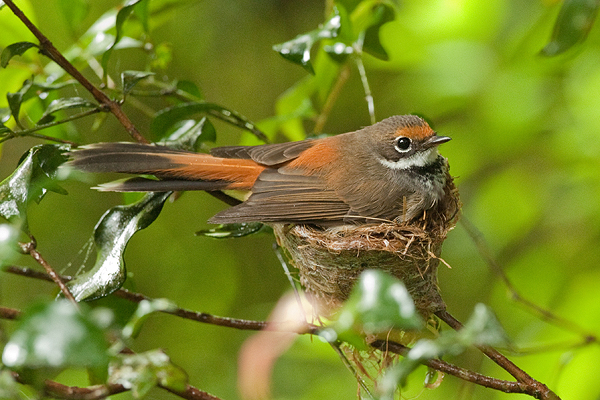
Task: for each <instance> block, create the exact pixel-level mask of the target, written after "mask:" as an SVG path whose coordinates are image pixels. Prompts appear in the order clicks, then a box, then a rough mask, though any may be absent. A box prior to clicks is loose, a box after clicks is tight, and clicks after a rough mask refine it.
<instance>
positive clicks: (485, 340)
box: [377, 304, 508, 400]
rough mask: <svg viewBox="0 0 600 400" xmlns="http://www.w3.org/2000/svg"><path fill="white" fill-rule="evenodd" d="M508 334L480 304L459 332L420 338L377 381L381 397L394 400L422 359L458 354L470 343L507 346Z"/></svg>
mask: <svg viewBox="0 0 600 400" xmlns="http://www.w3.org/2000/svg"><path fill="white" fill-rule="evenodd" d="M507 343H508V339H507V336H506V333H505V332H504V330H503V329H502V327H501V326H500V323H499V322H498V320H497V319H496V317H495V316H494V314H493V313H492V312H491V311H490V310H489V309H488V308H487V307H486V306H485V305H483V304H477V305H476V306H475V309H474V311H473V314H472V315H471V317H469V320H468V321H467V322H466V323H465V325H464V327H463V328H462V329H461V330H459V331H443V332H442V333H440V336H439V337H437V338H436V339H421V340H419V341H418V342H417V343H415V345H414V346H413V347H412V348H411V349H410V350H409V351H408V353H407V354H406V355H405V356H404V358H402V359H401V360H400V361H399V362H398V363H397V364H396V365H394V366H393V367H392V368H390V369H389V370H388V371H387V372H386V373H385V375H384V376H383V378H382V379H381V381H380V382H379V384H378V386H377V387H378V390H379V391H380V392H381V399H382V400H388V399H389V400H392V399H394V393H395V392H396V389H397V388H398V385H404V384H405V382H406V378H407V377H408V375H410V373H411V372H413V371H414V370H415V369H416V368H417V367H418V366H419V365H420V364H421V363H422V362H423V361H426V360H431V359H433V358H438V357H442V356H443V355H445V354H452V355H458V354H460V353H462V352H464V351H465V350H466V349H467V348H468V347H470V346H482V345H489V346H497V345H506V344H507Z"/></svg>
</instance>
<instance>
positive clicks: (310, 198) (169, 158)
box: [71, 115, 450, 227]
mask: <svg viewBox="0 0 600 400" xmlns="http://www.w3.org/2000/svg"><path fill="white" fill-rule="evenodd" d="M449 140H450V138H449V137H447V136H437V135H436V133H435V132H434V131H433V130H432V129H431V128H430V127H429V125H428V124H427V123H426V122H425V121H424V120H423V119H421V118H419V117H417V116H414V115H402V116H394V117H390V118H387V119H385V120H383V121H381V122H378V123H376V124H374V125H372V126H368V127H365V128H363V129H360V130H357V131H354V132H349V133H344V134H340V135H337V136H331V137H326V138H320V139H307V140H302V141H298V142H290V143H280V144H265V145H260V146H228V147H217V148H213V149H212V150H211V151H210V154H201V153H194V152H189V151H182V150H173V149H170V148H167V147H165V146H159V145H147V144H136V143H99V144H92V145H89V146H84V147H81V148H80V149H78V150H76V151H74V152H73V153H72V155H73V160H72V162H71V164H72V165H73V166H74V167H76V168H78V169H81V170H84V171H88V172H120V173H129V174H148V175H154V176H156V177H157V178H158V180H151V179H144V178H134V179H131V180H126V181H123V182H119V183H115V184H106V185H103V186H102V187H101V188H100V189H101V190H108V191H122V192H128V191H131V192H148V191H153V192H157V191H170V190H177V191H180V190H205V191H222V190H243V191H247V192H249V193H250V195H249V196H248V197H247V199H246V200H245V201H243V202H242V203H241V204H239V205H236V206H234V207H231V208H229V209H227V210H225V211H222V212H220V213H218V214H216V215H215V216H214V217H212V218H211V219H210V220H209V222H211V223H237V222H251V221H258V222H265V223H295V224H313V225H318V226H324V227H329V226H336V225H344V224H348V223H371V222H373V223H380V222H386V221H408V220H411V219H413V218H416V217H419V216H421V215H422V213H423V211H425V210H428V209H430V208H432V207H433V206H434V205H436V203H438V202H439V201H440V199H441V198H442V196H444V186H445V184H446V175H447V170H448V165H447V162H446V159H445V158H444V157H442V156H441V155H440V154H439V153H438V150H437V146H438V145H439V144H441V143H445V142H447V141H449Z"/></svg>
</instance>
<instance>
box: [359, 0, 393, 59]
mask: <svg viewBox="0 0 600 400" xmlns="http://www.w3.org/2000/svg"><path fill="white" fill-rule="evenodd" d="M395 17H396V15H395V12H394V8H393V7H392V6H391V5H390V4H386V3H381V4H378V5H376V6H375V7H374V8H373V21H372V24H371V25H370V26H369V27H368V28H367V29H366V30H365V36H364V41H363V50H364V51H365V53H368V54H370V55H372V56H373V57H376V58H379V59H380V60H385V61H387V60H389V58H390V57H389V56H388V54H387V52H386V51H385V49H384V48H383V46H382V45H381V42H380V41H379V31H380V29H381V27H382V26H383V25H384V24H386V23H388V22H391V21H393V20H394V18H395Z"/></svg>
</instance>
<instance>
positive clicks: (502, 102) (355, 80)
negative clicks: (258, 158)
mask: <svg viewBox="0 0 600 400" xmlns="http://www.w3.org/2000/svg"><path fill="white" fill-rule="evenodd" d="M118 4H119V3H118V2H116V1H103V2H90V7H91V8H90V12H89V14H88V16H87V17H85V19H84V20H83V22H82V23H81V25H79V26H80V27H79V28H74V29H73V30H71V29H69V28H68V24H67V21H66V20H65V17H64V11H63V10H61V9H60V7H59V5H58V2H57V1H53V0H46V1H38V0H35V1H29V2H26V1H20V2H19V5H20V6H22V7H23V8H24V9H25V10H26V13H27V15H29V16H30V17H31V18H32V19H34V21H36V23H37V24H38V25H39V27H40V28H41V30H42V31H43V32H45V33H46V34H47V35H48V36H49V37H50V39H51V40H52V41H54V43H55V45H56V46H57V47H58V48H59V49H61V50H64V49H67V48H68V47H69V46H70V45H71V44H72V43H73V41H74V40H76V39H77V38H78V37H79V36H80V35H81V34H82V33H83V32H84V31H85V29H86V28H87V27H88V26H89V24H91V23H92V22H94V21H95V20H96V19H97V18H98V17H99V16H100V15H102V13H104V12H105V11H106V10H108V9H109V8H110V7H111V6H115V5H118ZM560 6H561V3H560V2H554V1H550V0H547V1H541V0H534V1H527V2H523V1H520V0H488V1H476V0H432V1H418V0H408V1H402V2H401V3H400V4H399V8H398V14H397V18H396V20H395V21H394V22H392V23H389V24H387V25H385V26H384V27H383V28H382V38H381V39H382V43H383V45H384V47H385V48H386V49H387V51H388V53H389V54H390V57H391V59H390V61H389V62H383V61H379V60H375V59H373V58H371V57H368V56H367V57H365V65H366V69H367V76H368V78H369V81H370V85H371V90H372V93H373V97H374V101H375V110H376V115H377V119H383V118H384V117H387V116H390V115H395V114H407V113H419V114H421V115H425V116H426V117H427V118H428V119H429V120H430V121H431V122H432V124H433V126H434V128H435V129H436V130H437V131H438V132H439V133H440V134H442V135H447V136H451V137H452V138H453V140H452V141H451V142H450V143H448V144H445V145H444V146H442V147H441V152H442V153H443V154H444V155H445V156H446V157H448V159H449V160H450V165H451V173H452V174H453V175H454V176H456V177H457V179H456V182H457V184H458V186H459V189H460V193H461V196H462V201H463V203H464V207H463V211H464V217H465V218H467V219H468V220H469V221H470V222H471V223H472V224H474V225H475V226H476V227H477V228H478V229H479V230H480V231H481V232H482V233H483V235H484V236H485V238H486V240H487V242H488V244H489V246H490V249H491V253H492V255H493V257H495V258H496V259H497V260H498V262H499V263H500V265H501V266H502V267H503V268H504V271H505V272H506V274H507V276H508V277H509V279H510V280H511V281H512V282H513V284H514V285H515V287H516V288H517V289H518V291H519V292H520V294H521V295H522V296H523V297H524V298H526V299H528V300H530V301H532V302H534V303H535V304H537V305H538V306H541V307H544V308H547V309H549V310H551V311H552V312H554V313H556V314H557V315H559V316H561V317H564V318H565V319H567V320H569V321H572V322H573V323H575V324H577V325H579V326H581V327H583V329H584V331H587V332H590V333H592V334H598V332H600V322H599V321H600V294H599V292H600V291H599V289H600V269H599V268H598V265H599V263H600V247H599V246H598V243H599V240H600V223H599V222H600V221H599V219H600V201H598V200H599V199H600V157H599V154H600V140H599V139H598V133H599V132H600V116H599V110H600V32H599V30H598V29H599V28H598V26H594V27H593V28H592V29H591V31H590V34H589V37H588V38H587V40H586V41H585V42H584V43H582V44H579V45H577V46H575V47H574V48H573V49H571V50H569V51H567V52H566V53H564V54H562V55H560V56H557V57H551V58H550V57H543V56H541V55H540V54H539V53H540V51H541V49H542V48H543V47H544V46H545V45H546V43H547V42H548V41H549V38H550V35H551V32H552V27H553V24H554V22H555V20H556V17H557V15H558V12H559V9H560ZM324 8H325V5H324V4H323V2H321V1H291V0H288V1H277V0H270V1H269V0H257V1H250V0H247V1H236V2H233V1H214V0H213V1H208V0H207V1H198V2H186V4H185V5H184V6H181V7H179V8H176V9H175V10H174V13H173V15H172V18H170V19H169V20H167V21H166V22H164V23H163V24H161V25H159V26H158V27H156V29H154V30H153V31H152V40H153V42H154V43H155V44H158V43H165V44H166V46H167V47H168V48H169V49H170V50H171V51H172V54H171V55H172V60H171V62H170V64H169V65H168V66H167V68H166V70H165V73H166V74H167V75H168V76H170V77H176V78H179V79H186V80H190V81H193V82H195V83H196V84H197V85H198V86H199V87H200V88H201V90H202V92H203V95H204V97H205V98H206V99H207V100H208V101H211V102H215V103H218V104H221V105H223V106H225V107H228V108H230V109H233V110H236V111H238V112H240V113H241V114H243V115H245V116H247V117H248V118H249V119H251V120H253V121H261V120H263V119H265V118H268V117H270V116H272V115H273V114H274V109H275V104H276V101H277V99H278V97H279V96H280V95H281V94H282V93H283V92H284V91H285V90H286V89H288V88H289V87H290V86H292V85H293V84H294V83H295V82H296V81H298V80H299V79H301V78H303V77H304V76H306V72H305V71H304V70H303V69H302V68H300V67H298V66H296V65H293V64H291V63H289V62H287V61H285V60H283V59H282V58H281V57H280V56H279V55H278V54H277V53H276V52H274V51H273V50H272V49H271V47H272V46H273V45H274V44H277V43H281V42H284V41H286V40H289V39H291V38H293V37H294V36H296V35H297V34H300V33H303V32H306V31H309V30H312V29H314V28H315V27H316V26H317V25H318V24H319V23H321V22H322V21H323V20H324V18H325V16H324ZM0 25H1V26H2V28H0V30H1V32H2V33H1V34H0V36H1V39H0V46H1V47H5V46H6V45H8V44H10V43H13V42H16V41H22V40H32V37H31V35H30V34H28V33H27V32H25V31H24V29H23V27H22V26H21V25H20V23H19V22H18V21H16V19H15V18H14V16H12V14H11V13H10V12H9V10H7V9H3V10H1V11H0ZM136 57H138V58H139V59H136ZM144 57H145V56H144V54H143V52H142V51H139V54H136V52H135V51H127V52H126V51H117V52H116V53H115V54H114V55H113V59H112V63H114V64H116V65H115V66H114V68H116V69H118V70H124V69H136V66H137V67H138V68H139V65H143V61H142V60H143V59H144ZM10 67H11V68H9V69H6V70H1V71H0V91H1V92H2V94H1V97H2V98H1V99H0V106H2V107H5V106H6V101H5V99H4V97H5V96H4V94H5V93H6V92H10V91H15V90H17V89H18V88H19V87H20V86H21V84H22V82H23V80H24V79H26V78H27V77H28V75H27V74H28V72H27V71H26V70H25V69H20V68H19V64H18V60H17V59H15V62H14V63H11V65H10ZM79 95H83V93H79ZM125 110H126V111H127V112H129V113H130V115H131V117H132V119H133V120H134V122H135V123H136V124H137V125H138V127H139V128H140V129H141V130H142V132H144V131H145V130H147V129H148V123H149V120H148V118H146V117H144V116H143V115H142V113H140V112H139V111H138V110H136V109H135V108H134V107H129V106H128V105H126V106H125ZM368 124H369V114H368V111H367V106H366V102H365V101H364V92H363V90H362V86H361V83H360V78H359V75H358V73H357V71H356V70H355V69H353V70H352V75H351V77H350V79H349V81H348V82H347V84H346V85H345V86H344V88H343V91H342V92H341V95H340V97H339V99H338V100H337V102H336V103H335V105H334V107H333V109H332V113H331V116H330V118H329V120H328V122H327V124H326V125H325V132H327V133H342V132H345V131H350V130H355V129H357V128H359V127H361V126H364V125H368ZM215 126H216V128H217V133H218V136H217V137H218V139H217V144H218V145H225V144H235V143H238V142H239V141H240V136H241V135H240V132H239V131H238V130H236V129H234V128H231V127H230V126H227V125H226V124H224V123H221V122H219V121H215ZM90 127H91V122H90V121H87V122H82V123H80V124H78V125H77V129H78V130H79V134H80V135H81V137H82V138H84V139H82V140H85V141H87V142H96V141H102V140H113V141H114V140H128V136H127V134H126V132H125V131H124V129H123V128H122V127H121V126H120V125H118V124H117V123H116V122H115V121H114V120H113V118H111V117H110V116H109V117H108V118H107V121H106V123H105V125H104V126H103V127H102V129H101V130H99V131H97V132H93V133H89V134H88V133H86V132H87V131H88V130H89V129H90ZM35 143H37V141H35V140H33V139H19V140H11V141H8V142H6V143H5V144H3V145H2V148H1V150H2V158H1V162H0V177H1V178H4V177H6V176H8V175H9V174H10V172H11V171H12V170H13V169H14V168H15V166H16V163H17V160H18V159H19V157H20V156H21V154H22V153H23V152H24V151H26V150H27V149H28V148H29V147H30V146H32V145H33V144H35ZM100 179H101V178H100V177H89V182H74V181H69V182H65V183H64V187H65V188H66V189H67V190H68V191H69V195H68V196H59V195H56V194H50V195H49V196H47V198H46V199H45V200H44V201H43V202H42V203H41V204H39V205H33V206H32V207H31V208H30V211H29V221H30V228H31V230H32V232H33V233H34V234H35V236H36V238H37V240H38V243H39V250H40V252H41V253H42V254H43V255H44V256H45V257H46V258H47V260H48V261H49V262H50V264H51V265H53V266H54V267H55V268H56V269H57V270H59V271H63V270H64V271H65V272H66V273H73V272H74V271H76V269H77V263H81V262H82V260H83V258H84V255H82V254H78V250H79V249H80V248H82V247H83V246H84V244H85V243H86V241H87V240H88V238H89V237H90V235H91V232H92V229H93V227H94V224H95V223H96V221H97V220H98V218H99V217H100V216H101V215H102V213H103V212H104V211H105V210H106V209H107V208H109V207H111V206H113V205H116V204H120V203H121V202H122V201H123V199H122V197H121V196H120V195H118V194H111V193H98V192H95V191H92V190H90V189H89V186H90V185H91V184H95V183H98V182H100V181H101V180H100ZM222 208H223V205H222V204H220V203H219V202H218V201H217V200H215V199H213V198H212V197H210V196H209V195H207V194H204V193H186V194H184V195H183V196H182V197H181V198H180V199H178V200H177V201H176V202H174V203H168V204H166V206H165V208H164V210H163V212H162V214H161V215H160V217H159V218H158V220H157V221H156V222H155V223H154V224H153V225H151V226H150V227H149V228H148V229H146V230H144V231H141V232H139V233H138V234H136V236H135V237H134V238H133V239H132V240H131V242H130V244H129V246H128V248H127V251H126V261H127V267H128V271H129V272H130V273H131V274H132V279H130V280H129V281H128V283H127V285H133V286H130V287H132V288H134V289H135V290H137V291H139V292H142V293H144V294H146V295H148V296H151V297H154V298H157V297H166V298H169V299H171V300H173V301H175V302H176V303H177V304H178V305H179V306H181V307H185V308H189V309H193V310H198V311H204V312H208V313H212V314H217V315H224V316H230V317H237V318H247V319H265V318H266V317H267V316H268V314H269V311H270V310H271V309H272V307H273V306H274V304H275V302H276V301H277V299H278V298H279V297H280V296H281V295H282V294H283V293H284V292H286V291H287V290H289V284H288V281H287V279H286V277H285V275H284V274H283V272H282V271H281V267H280V265H279V263H278V261H277V259H276V257H275V254H274V253H273V251H272V244H273V238H272V237H271V236H269V235H265V234H262V235H255V236H250V237H247V238H242V239H237V240H213V239H209V238H203V237H196V236H194V232H195V231H197V230H199V229H201V228H205V227H207V224H206V222H205V221H206V220H207V219H208V218H209V217H210V216H211V215H213V214H214V213H215V212H217V211H218V210H220V209H222ZM443 257H444V259H445V260H446V261H447V262H448V263H449V264H450V265H451V266H452V268H451V269H448V268H445V267H442V268H441V269H440V273H439V281H440V288H441V292H442V295H443V297H444V299H445V301H446V303H447V304H448V309H449V311H450V312H451V313H452V314H454V315H455V316H456V317H457V318H458V319H460V320H465V319H466V318H467V317H468V315H469V314H470V313H471V311H472V309H473V306H474V305H475V304H476V303H479V302H483V303H485V304H488V305H489V306H490V307H491V308H492V309H493V310H494V311H495V312H496V313H497V315H498V317H499V319H500V321H501V322H502V324H503V326H504V327H505V329H506V331H507V333H508V335H509V336H510V338H511V339H512V340H513V341H514V343H515V346H516V348H520V349H523V354H512V355H510V358H511V359H513V360H514V361H515V362H516V364H517V365H519V366H520V367H522V368H523V369H524V370H525V371H527V372H528V373H530V374H531V375H532V376H533V377H535V378H536V379H538V380H540V381H542V382H544V383H546V384H547V385H548V386H549V387H550V388H552V389H553V390H554V391H555V392H556V393H557V394H559V395H560V396H561V397H562V398H563V399H578V400H587V399H590V400H592V399H598V398H600V380H598V379H597V374H598V366H597V364H598V359H599V357H600V351H599V348H598V346H597V344H595V345H588V346H582V347H577V346H575V344H576V343H579V342H581V341H583V339H584V338H583V335H582V333H581V332H580V331H577V330H574V329H564V328H560V327H556V326H553V325H551V324H549V323H547V322H545V321H544V320H542V319H541V318H539V317H538V316H536V315H532V313H530V312H528V311H527V309H526V308H524V307H523V306H522V305H521V304H520V303H518V302H516V301H514V299H511V296H510V295H509V292H508V290H507V288H506V285H505V284H504V283H503V282H502V281H501V280H500V279H498V277H497V276H495V275H494V273H493V272H492V271H491V270H490V268H489V266H488V265H487V263H486V262H485V261H484V260H483V258H482V256H481V255H480V253H479V251H478V249H477V247H476V245H475V244H474V243H473V241H472V240H471V239H470V238H469V236H468V234H467V232H466V230H465V229H464V227H463V226H461V225H459V226H458V227H457V228H456V229H455V230H454V231H453V232H451V233H450V236H449V238H448V240H447V241H446V243H445V245H444V252H443ZM71 263H73V265H71ZM19 264H20V265H31V266H34V265H35V264H34V263H33V262H31V261H29V260H28V259H26V258H23V260H19ZM70 265H71V266H70ZM69 266H70V267H69ZM0 285H1V286H0V296H1V297H0V300H1V303H2V305H3V306H8V307H15V308H23V307H25V306H26V305H27V304H29V303H31V302H32V300H34V299H36V298H43V299H48V298H51V297H52V296H53V295H54V294H55V291H54V289H53V288H52V286H51V285H49V284H47V283H41V282H37V281H33V280H28V279H24V278H20V277H16V276H12V275H9V274H2V275H1V278H0ZM124 306H125V305H124ZM3 327H4V328H6V329H7V330H8V331H10V329H11V328H10V324H7V323H6V322H3ZM250 335H252V333H249V332H240V331H235V330H233V329H226V328H220V327H215V326H210V325H202V324H198V323H192V322H190V321H184V320H180V319H177V318H175V317H172V316H167V315H155V316H152V317H151V318H150V320H149V321H148V323H147V325H146V326H145V328H144V329H143V330H142V333H141V336H140V337H139V338H138V339H137V340H136V341H135V344H134V346H133V349H134V350H136V351H144V350H149V349H153V348H162V349H165V351H166V352H167V353H168V354H169V356H170V357H171V358H172V360H173V361H174V362H175V363H176V364H178V365H180V366H182V367H183V368H184V369H185V370H186V371H187V372H188V373H189V374H190V383H191V384H193V385H195V386H196V387H199V388H200V389H202V390H206V391H208V392H210V393H213V394H215V395H216V396H218V397H220V398H223V399H234V398H238V394H237V390H236V363H237V353H238V351H239V348H240V346H241V345H242V343H243V342H244V340H246V339H247V338H248V337H249V336H250ZM540 350H542V351H540ZM509 354H510V353H509ZM448 361H451V362H453V363H456V364H458V365H461V366H464V367H467V368H471V369H474V370H477V371H480V372H482V373H484V374H490V375H493V376H495V377H499V378H503V379H508V378H509V377H508V376H507V374H506V373H504V372H503V371H500V370H499V369H498V368H497V367H496V366H495V365H492V363H491V362H489V361H487V360H485V359H484V358H483V357H482V356H481V355H480V354H479V353H478V352H476V351H472V352H468V353H467V354H464V355H463V356H460V357H456V358H449V359H448ZM424 372H425V370H424V369H423V370H421V371H420V373H417V374H414V375H413V377H412V379H411V381H410V382H409V385H408V386H407V388H406V389H405V390H404V391H403V395H404V396H406V398H414V396H417V395H418V396H419V398H420V399H448V398H457V399H510V398H516V397H518V396H517V395H508V394H503V393H498V392H495V391H492V390H489V389H484V388H481V387H478V386H475V385H471V384H465V383H463V382H462V381H459V380H458V379H455V378H453V377H447V378H446V379H445V380H444V382H443V383H442V385H441V386H440V387H439V388H437V389H435V390H429V389H423V388H422V380H423V377H424ZM78 378H79V377H78V376H77V375H76V374H74V375H69V374H65V376H64V377H63V380H64V381H65V382H66V383H67V384H76V383H77V382H78ZM273 382H274V383H273V385H274V387H273V396H274V398H277V399H348V398H355V397H356V391H357V385H356V382H355V380H354V379H353V377H352V375H351V374H350V373H349V372H348V371H347V370H346V369H345V367H344V366H343V365H342V363H341V362H340V361H339V359H338V358H337V356H336V355H335V354H334V353H333V351H331V349H330V348H329V347H328V346H327V345H324V344H322V343H320V341H319V340H318V339H311V338H309V337H301V338H299V339H298V341H297V342H296V344H295V345H294V347H293V348H292V349H291V350H290V351H288V352H287V353H286V354H285V355H284V356H283V357H282V358H281V359H280V360H279V361H278V362H277V364H276V369H275V372H274V378H273ZM129 396H130V395H129V394H123V395H118V396H114V398H115V399H127V398H129ZM147 398H149V399H159V398H160V399H163V398H165V399H166V398H175V397H174V396H171V395H169V394H167V393H166V392H164V391H159V390H156V391H153V392H151V393H150V395H149V396H148V397H147ZM520 398H524V397H522V396H521V397H520Z"/></svg>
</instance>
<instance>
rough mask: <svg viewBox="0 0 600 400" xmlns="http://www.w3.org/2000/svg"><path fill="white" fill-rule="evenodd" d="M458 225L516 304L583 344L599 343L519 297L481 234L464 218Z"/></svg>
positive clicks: (570, 324)
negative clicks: (579, 338) (575, 334)
mask: <svg viewBox="0 0 600 400" xmlns="http://www.w3.org/2000/svg"><path fill="white" fill-rule="evenodd" d="M460 223H461V225H462V226H463V228H465V230H466V231H467V234H468V235H469V237H470V238H471V240H472V241H473V243H474V244H475V247H476V248H477V251H478V252H479V254H480V255H481V257H482V258H483V260H484V261H485V262H486V263H487V265H488V266H489V267H490V269H491V270H492V272H493V273H494V274H496V276H498V277H499V278H500V279H501V280H502V282H503V283H504V285H505V286H506V288H507V289H508V291H509V292H510V296H511V298H512V299H513V300H515V301H516V302H518V303H521V304H522V305H524V306H525V307H526V308H527V309H529V310H530V311H533V312H534V313H536V314H537V315H538V316H539V317H540V318H542V319H543V320H544V321H547V322H549V323H552V324H553V325H555V326H558V327H560V328H563V329H566V330H569V331H571V332H575V333H577V334H579V335H581V336H583V338H584V341H585V342H588V343H594V342H598V341H599V339H598V337H597V336H596V335H594V334H592V333H590V332H589V331H587V330H586V329H584V328H582V327H581V326H579V325H577V324H576V323H574V322H573V321H569V320H567V319H565V318H561V317H559V316H558V315H556V314H554V313H552V312H550V311H548V310H546V309H544V308H542V307H540V306H538V305H537V304H535V303H534V302H532V301H530V300H528V299H526V298H524V297H523V296H521V294H520V293H519V291H518V290H517V288H516V287H515V286H514V285H513V283H512V282H511V280H510V279H509V278H508V276H507V275H506V273H505V272H504V269H503V268H502V266H501V265H500V264H499V263H498V261H496V259H495V258H494V257H493V255H492V252H491V250H490V248H489V246H488V244H487V243H486V241H485V238H484V237H483V234H482V233H481V232H480V231H479V230H478V229H477V227H476V226H475V225H473V223H471V221H469V220H468V219H467V218H465V217H464V216H463V217H462V218H461V221H460Z"/></svg>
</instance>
